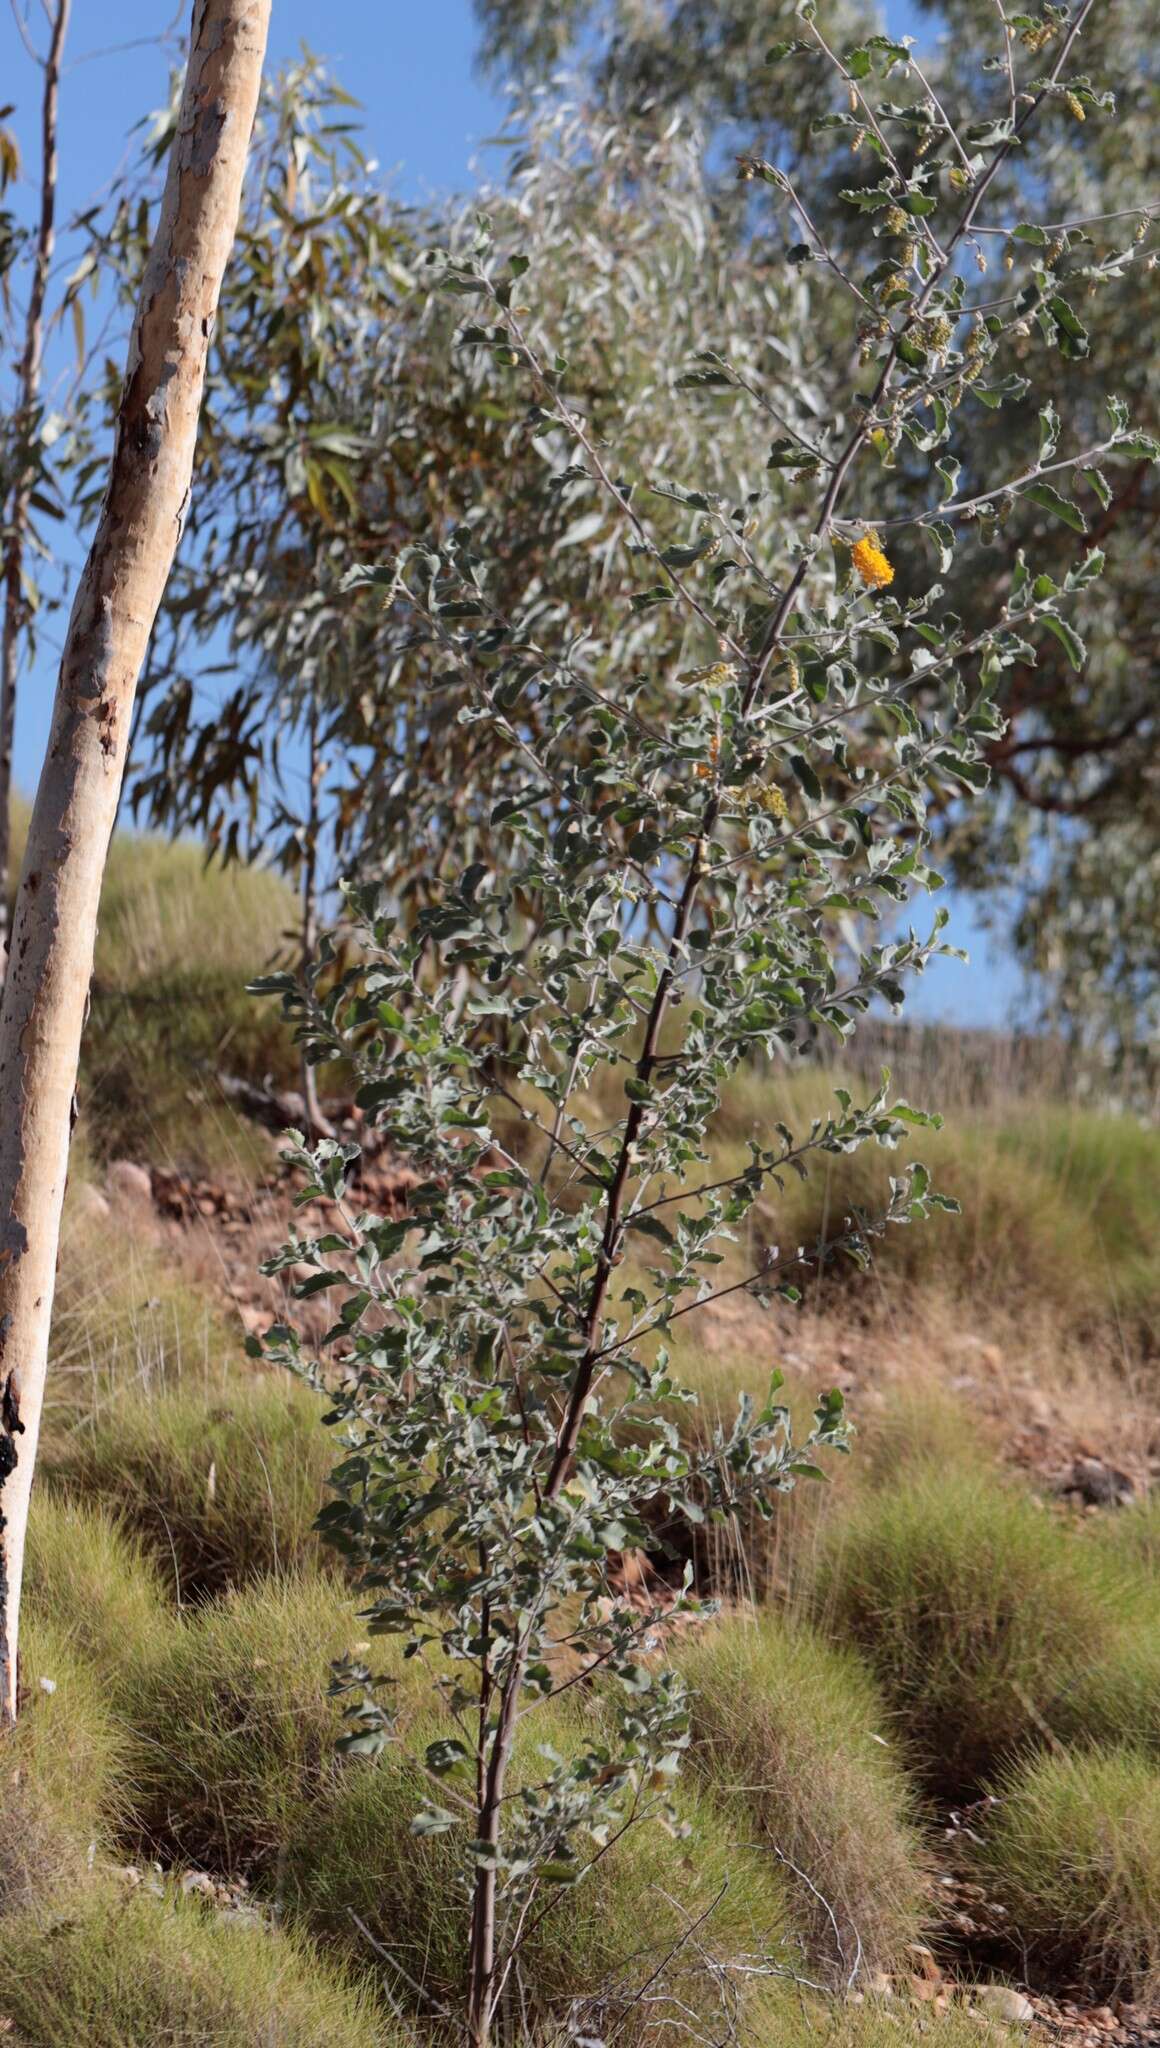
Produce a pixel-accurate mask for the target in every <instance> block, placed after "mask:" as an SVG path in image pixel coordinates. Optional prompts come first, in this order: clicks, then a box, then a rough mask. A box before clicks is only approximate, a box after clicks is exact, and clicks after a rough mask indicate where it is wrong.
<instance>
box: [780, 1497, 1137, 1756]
mask: <svg viewBox="0 0 1160 2048" xmlns="http://www.w3.org/2000/svg"><path fill="white" fill-rule="evenodd" d="M1122 1598H1123V1588H1122V1587H1119V1586H1117V1585H1116V1584H1115V1583H1114V1582H1113V1581H1112V1579H1111V1577H1110V1575H1109V1573H1108V1571H1107V1570H1106V1568H1105V1563H1104V1560H1103V1559H1102V1558H1101V1557H1100V1556H1099V1555H1098V1554H1097V1552H1096V1549H1095V1546H1094V1545H1091V1544H1084V1543H1083V1542H1082V1541H1081V1540H1080V1539H1079V1538H1078V1537H1077V1536H1076V1534H1075V1533H1074V1532H1073V1531H1072V1530H1071V1529H1069V1528H1068V1527H1066V1526H1065V1525H1063V1524H1062V1523H1060V1522H1058V1521H1057V1520H1056V1519H1055V1518H1054V1517H1053V1516H1052V1515H1051V1514H1050V1513H1049V1512H1048V1511H1047V1510H1045V1509H1044V1508H1042V1507H1041V1506H1040V1505H1039V1504H1038V1503H1036V1502H1035V1501H1034V1500H1033V1499H1032V1497H1031V1496H1030V1495H1029V1494H1027V1493H1025V1492H1022V1491H1020V1490H1017V1489H1016V1488H1015V1487H1014V1486H1008V1485H1007V1484H1005V1483H1004V1482H1003V1481H1001V1480H999V1479H997V1478H992V1477H991V1476H990V1475H988V1474H986V1473H984V1472H982V1471H975V1470H971V1469H967V1470H962V1469H958V1470H956V1469H954V1468H946V1467H944V1466H942V1465H941V1464H936V1465H932V1466H930V1467H927V1468H925V1469H924V1470H921V1471H920V1472H918V1473H917V1474H916V1475H914V1476H913V1478H912V1479H911V1482H910V1484H909V1485H908V1486H907V1487H906V1488H904V1489H896V1488H893V1487H891V1488H887V1489H885V1490H883V1491H881V1492H878V1493H874V1494H872V1495H870V1496H869V1497H868V1498H867V1499H865V1500H864V1501H862V1502H860V1503H857V1504H856V1505H855V1506H854V1508H853V1509H852V1511H851V1512H850V1514H849V1515H848V1516H844V1517H840V1518H836V1519H835V1522H834V1523H833V1525H832V1527H831V1529H830V1530H829V1531H828V1532H827V1538H826V1542H825V1544H824V1547H823V1549H822V1552H821V1556H820V1559H819V1563H818V1569H817V1577H816V1586H815V1604H816V1611H817V1612H818V1614H819V1616H821V1617H822V1618H823V1619H824V1622H825V1625H826V1627H827V1629H828V1630H829V1631H831V1632H832V1633H834V1634H836V1635H838V1636H839V1637H841V1638H843V1639H844V1640H846V1641H848V1642H851V1643H854V1644H856V1645H857V1646H858V1647H859V1648H861V1649H862V1650H863V1651H864V1652H865V1654H866V1656H867V1657H868V1658H869V1660H870V1663H871V1665H872V1666H873V1668H874V1670H875V1672H876V1673H877V1676H878V1678H879V1681H880V1682H881V1684H882V1686H883V1688H884V1691H885V1693H886V1697H887V1699H888V1701H889V1702H890V1704H891V1706H892V1707H893V1708H894V1710H895V1712H896V1713H897V1715H898V1717H899V1722H900V1724H901V1726H902V1728H903V1729H904V1731H905V1733H906V1735H907V1737H908V1739H909V1743H910V1746H911V1752H912V1754H913V1756H914V1757H915V1759H916V1761H917V1762H918V1763H919V1765H920V1768H921V1769H922V1771H923V1774H924V1776H925V1777H926V1779H927V1781H928V1782H929V1783H930V1784H931V1785H932V1786H933V1787H934V1788H935V1789H937V1790H938V1791H940V1792H944V1793H946V1794H948V1795H950V1796H952V1797H957V1796H959V1795H961V1794H964V1793H967V1792H970V1791H972V1790H973V1789H975V1788H976V1787H977V1786H978V1785H979V1784H980V1783H981V1781H982V1780H983V1779H984V1778H985V1777H987V1776H988V1774H989V1773H991V1772H993V1771H994V1770H995V1768H996V1767H997V1765H998V1764H999V1763H1000V1762H1001V1760H1002V1759H1003V1758H1004V1757H1005V1756H1006V1755H1007V1753H1008V1752H1009V1751H1011V1750H1012V1749H1014V1748H1015V1747H1016V1746H1017V1745H1019V1744H1020V1743H1023V1742H1028V1741H1036V1740H1038V1739H1039V1738H1040V1736H1041V1735H1042V1732H1043V1729H1044V1727H1045V1726H1047V1725H1049V1722H1050V1715H1051V1712H1052V1707H1053V1703H1054V1701H1055V1699H1056V1697H1057V1696H1058V1695H1059V1694H1060V1693H1061V1692H1062V1691H1063V1690H1064V1688H1065V1686H1066V1685H1067V1682H1068V1680H1069V1678H1070V1676H1071V1673H1072V1669H1073V1666H1074V1660H1075V1652H1076V1644H1077V1643H1082V1644H1083V1647H1084V1656H1085V1658H1087V1659H1090V1660H1094V1659H1097V1658H1098V1657H1099V1656H1100V1655H1101V1654H1102V1651H1103V1649H1104V1647H1105V1646H1106V1645H1107V1644H1108V1643H1109V1641H1110V1640H1111V1638H1112V1634H1113V1629H1114V1626H1115V1620H1116V1617H1117V1614H1118V1612H1119V1606H1120V1602H1121V1601H1122Z"/></svg>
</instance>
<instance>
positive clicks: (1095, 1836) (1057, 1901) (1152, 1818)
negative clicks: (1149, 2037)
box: [976, 1748, 1160, 2001]
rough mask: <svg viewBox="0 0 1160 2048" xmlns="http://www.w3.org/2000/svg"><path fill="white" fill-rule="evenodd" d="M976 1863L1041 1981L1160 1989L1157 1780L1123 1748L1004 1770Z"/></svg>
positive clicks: (1147, 1992)
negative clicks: (1061, 1978)
mask: <svg viewBox="0 0 1160 2048" xmlns="http://www.w3.org/2000/svg"><path fill="white" fill-rule="evenodd" d="M999 1790H1000V1804H999V1805H998V1806H997V1807H996V1808H995V1809H994V1811H993V1813H992V1814H991V1816H990V1818H989V1819H988V1821H987V1824H986V1831H985V1840H984V1841H983V1842H982V1843H981V1845H980V1846H979V1847H978V1849H977V1851H976V1854H977V1860H978V1864H979V1869H980V1872H981V1874H982V1876H983V1879H984V1881H985V1883H986V1885H987V1887H988V1889H989V1890H990V1892H991V1894H992V1896H994V1897H995V1898H996V1899H998V1900H999V1902H1000V1903H1001V1904H1002V1905H1004V1906H1005V1907H1006V1909H1007V1912H1008V1914H1009V1915H1010V1919H1011V1925H1012V1934H1013V1938H1014V1939H1015V1940H1016V1942H1017V1943H1018V1944H1019V1946H1020V1947H1021V1948H1022V1949H1023V1950H1025V1951H1026V1952H1027V1953H1028V1954H1029V1955H1030V1956H1031V1957H1032V1958H1033V1960H1034V1962H1035V1965H1036V1967H1037V1968H1038V1969H1039V1970H1040V1972H1042V1973H1043V1974H1044V1977H1045V1980H1046V1981H1055V1982H1058V1981H1059V1974H1060V1973H1063V1974H1065V1975H1067V1976H1074V1975H1077V1974H1078V1975H1079V1976H1080V1977H1081V1978H1082V1979H1083V1980H1084V1981H1085V1982H1086V1983H1088V1984H1090V1985H1092V1986H1093V1987H1095V1988H1097V1989H1098V1990H1100V1991H1102V1992H1103V1993H1105V1994H1107V1995H1112V1994H1114V1993H1117V1992H1119V1993H1123V1994H1125V1995H1127V1996H1129V1997H1132V1998H1135V1999H1139V2000H1141V2001H1144V2000H1149V1999H1152V1998H1154V1997H1155V1996H1156V1994H1157V1993H1158V1992H1160V1771H1158V1770H1157V1768H1156V1766H1155V1764H1154V1763H1151V1762H1149V1760H1148V1759H1147V1758H1145V1757H1143V1756H1140V1755H1139V1754H1138V1753H1136V1752H1134V1751H1132V1750H1129V1749H1114V1748H1110V1749H1098V1748H1097V1749H1085V1750H1077V1751H1074V1752H1071V1753H1066V1752H1059V1751H1056V1752H1053V1753H1046V1754H1044V1755H1042V1756H1038V1757H1035V1758H1033V1759H1032V1760H1031V1761H1029V1762H1027V1763H1024V1764H1023V1765H1021V1766H1019V1767H1017V1768H1014V1769H1012V1770H1011V1771H1009V1772H1008V1774H1007V1775H1006V1776H1005V1777H1004V1778H1003V1779H1002V1781H1001V1783H1000V1787H999Z"/></svg>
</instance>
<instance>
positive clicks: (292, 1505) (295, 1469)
mask: <svg viewBox="0 0 1160 2048" xmlns="http://www.w3.org/2000/svg"><path fill="white" fill-rule="evenodd" d="M321 1414H322V1408H321V1404H320V1402H319V1400H318V1398H317V1397H316V1396H315V1395H313V1394H312V1393H310V1392H309V1390H308V1389H306V1388H304V1387H302V1386H300V1385H298V1384H297V1383H296V1382H295V1381H293V1380H291V1379H290V1378H289V1377H286V1378H277V1379H274V1378H260V1377H248V1376H246V1375H245V1374H242V1373H238V1374H236V1375H235V1376H234V1377H232V1378H231V1379H230V1380H229V1381H227V1382H226V1383H225V1384H224V1385H223V1387H222V1388H221V1390H220V1392H219V1393H218V1394H217V1395H216V1396H213V1397H211V1398H208V1399H207V1398H206V1395H205V1394H204V1393H203V1392H200V1391H194V1392H188V1393H187V1392H185V1391H177V1392H173V1393H163V1394H161V1395H159V1396H157V1398H156V1399H154V1400H151V1401H150V1400H145V1401H142V1400H141V1399H139V1398H137V1397H136V1396H135V1395H134V1394H133V1393H132V1392H131V1391H130V1390H126V1391H125V1392H124V1393H123V1394H121V1395H120V1396H118V1398H117V1399H116V1400H114V1401H111V1402H110V1403H109V1404H108V1406H106V1407H105V1408H104V1409H102V1410H101V1411H100V1412H99V1413H98V1414H97V1415H96V1417H95V1418H94V1420H93V1422H92V1424H91V1425H90V1426H89V1427H88V1428H87V1429H76V1430H73V1431H72V1432H71V1433H70V1434H69V1435H68V1436H67V1437H65V1438H63V1439H62V1438H60V1437H58V1438H57V1439H56V1440H55V1441H54V1442H53V1443H52V1444H51V1445H50V1446H49V1448H48V1450H47V1453H46V1461H47V1469H48V1471H49V1472H50V1473H51V1476H52V1478H53V1479H54V1481H55V1482H56V1484H57V1486H58V1487H59V1488H61V1489H62V1490H63V1491H65V1492H67V1493H68V1494H69V1495H71V1496H73V1497H75V1498H78V1499H84V1500H89V1501H98V1502H104V1503H106V1504H107V1505H108V1506H109V1507H110V1508H111V1509H112V1510H113V1511H114V1512H116V1513H117V1514H118V1515H120V1516H121V1517H122V1518H123V1519H124V1520H125V1521H126V1522H127V1523H128V1524H129V1525H130V1526H131V1527H132V1528H134V1529H135V1530H137V1531H138V1533H139V1534H140V1536H141V1538H142V1539H143V1540H144V1542H145V1543H146V1544H147V1545H148V1547H149V1549H150V1551H151V1552H152V1553H153V1555H154V1556H155V1558H156V1559H157V1560H158V1563H159V1565H160V1567H161V1569H162V1571H163V1573H164V1574H165V1576H166V1578H167V1579H168V1580H169V1581H170V1583H171V1584H173V1585H175V1587H176V1590H177V1592H178V1594H179V1596H180V1597H181V1598H182V1599H183V1600H189V1599H201V1598H204V1597H205V1596H206V1595H207V1594H212V1593H217V1592H220V1591H222V1590H223V1589H224V1588H227V1587H230V1586H239V1585H242V1584H244V1583H245V1582H247V1581H248V1580H251V1579H254V1578H257V1577H259V1576H261V1575H262V1574H264V1573H267V1572H287V1571H296V1570H299V1569H301V1568H303V1567H305V1566H307V1565H310V1566H316V1567H318V1568H323V1567H324V1566H325V1565H326V1563H327V1561H328V1558H329V1556H330V1555H331V1553H329V1552H328V1551H327V1550H326V1548H325V1546H324V1545H323V1544H321V1543H320V1541H319V1539H318V1537H317V1536H316V1535H315V1533H314V1519H315V1516H316V1515H317V1513H318V1510H319V1508H320V1506H321V1505H322V1501H323V1498H324V1494H325V1482H326V1478H327V1475H328V1474H329V1472H330V1470H331V1468H332V1466H333V1464H334V1444H333V1440H332V1438H331V1437H330V1436H329V1435H328V1433H327V1431H326V1430H324V1429H323V1428H322V1427H321V1421H320V1417H321Z"/></svg>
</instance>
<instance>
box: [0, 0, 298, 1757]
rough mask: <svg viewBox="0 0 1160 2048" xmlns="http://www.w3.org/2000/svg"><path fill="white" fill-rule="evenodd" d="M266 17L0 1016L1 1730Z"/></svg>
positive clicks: (64, 739)
mask: <svg viewBox="0 0 1160 2048" xmlns="http://www.w3.org/2000/svg"><path fill="white" fill-rule="evenodd" d="M269 16H270V9H269V0H195V5H194V9H193V18H192V25H191V29H190V46H189V61H188V65H187V68H186V75H185V83H184V87H183V90H182V96H181V102H180V109H179V115H178V120H177V124H176V128H175V132H174V137H173V145H172V148H171V150H170V154H169V170H168V175H167V178H166V185H165V194H164V198H163V201H162V206H161V212H160V216H159V219H158V223H157V232H156V235H155V238H154V243H153V248H152V252H151V255H150V259H149V262H148V264H147V265H146V268H145V272H144V276H143V278H142V282H141V290H140V297H139V302H138V309H137V316H136V319H135V320H134V323H133V329H132V333H131V336H130V342H129V355H128V361H127V365H126V372H125V381H124V386H123V390H122V396H121V403H120V408H119V412H118V417H117V431H116V440H115V444H114V447H113V452H112V458H111V461H110V465H109V472H108V483H107V488H106V492H105V496H104V500H103V504H102V508H101V515H100V519H99V521H98V524H97V529H96V532H95V534H94V537H93V542H92V546H91V548H90V550H89V554H88V559H87V561H86V563H85V567H84V571H83V573H82V575H81V578H80V581H79V583H78V586H77V592H76V597H75V599H74V603H73V609H72V616H71V618H70V620H69V627H68V633H67V635H66V638H65V643H64V650H63V654H62V659H61V670H60V677H59V680H58V684H57V691H56V698H55V702H54V706H53V719H52V727H51V730H50V733H49V739H48V747H47V751H46V754H45V760H44V766H43V769H42V772H41V777H40V783H39V787H38V789H37V794H36V802H35V804H34V806H33V812H32V819H31V823H30V826H29V832H28V843H27V846H26V849H25V854H24V863H23V867H22V870H21V877H20V887H19V890H18V892H17V898H16V911H15V916H14V919H13V926H12V946H11V957H10V960H9V964H8V972H7V975H6V977H5V982H4V993H3V1001H2V1003H0V1102H2V1103H3V1119H2V1121H0V1721H8V1720H11V1719H12V1718H13V1717H14V1716H15V1713H16V1706H17V1691H18V1663H17V1637H18V1619H19V1607H20V1585H21V1574H22V1568H23V1560H24V1539H25V1533H26V1529H27V1520H28V1505H29V1499H30V1495H31V1490H32V1478H33V1471H34V1467H35V1460H36V1444H37V1436H38V1431H39V1424H40V1413H41V1407H42V1404H43V1398H44V1382H45V1372H46V1366H47V1357H48V1333H49V1321H50V1317H51V1314H52V1301H53V1289H54V1281H55V1273H56V1255H57V1245H58V1241H59V1236H60V1217H61V1208H62V1204H63V1201H64V1190H65V1179H66V1175H67V1171H68V1155H69V1141H70V1138H71V1135H72V1124H73V1091H74V1088H75V1086H76V1075H77V1060H78V1055H79V1051H80V1039H81V1030H82V1026H83V1021H84V1013H85V1008H86V1004H87V1000H88V991H89V982H90V979H91V977H92V967H93V945H94V941H95V937H96V927H97V910H98V906H99V902H100V894H101V882H102V878H103V874H104V865H105V856H106V852H107V849H108V843H109V838H110V835H111V833H112V829H113V822H114V819H115V817H116V813H117V805H118V802H119V799H120V793H121V777H122V774H123V772H124V766H125V760H126V756H127V753H128V744H129V727H130V721H131V717H132V710H133V696H134V691H135V688H136V684H137V676H138V673H139V670H140V667H141V664H142V661H143V659H144V656H145V649H146V645H147V642H148V639H149V634H150V631H151V629H152V625H153V620H154V617H155V615H156V612H157V607H158V604H159V603H160V600H161V595H162V592H163V590H164V588H165V581H166V578H167V576H168V574H169V569H170V565H171V563H172V560H173V551H174V548H175V546H176V543H177V535H178V532H179V529H180V523H181V519H182V517H183V514H184V510H185V503H186V498H187V495H188V491H189V480H190V472H191V469H192V466H193V448H194V441H195V438H196V435H197V421H198V412H199V408H200V404H201V393H202V382H203V379H204V375H205V362H206V353H207V350H208V345H209V335H210V330H211V328H212V326H213V320H214V315H215V312H216V310H217V300H218V292H219V289H220V285H221V278H222V273H223V271H224V269H225V265H226V261H227V258H228V256H229V252H230V248H231V245H232V242H233V236H234V228H235V224H236V221H237V211H238V201H239V197H240V194H241V186H242V176H243V172H244V169H245V162H246V152H247V149H248V147H249V140H250V129H251V126H252V123H253V116H254V106H255V102H256V100H257V94H258V85H259V81H260V79H261V73H262V59H263V55H264V52H265V45H266V33H267V29H268V26H269Z"/></svg>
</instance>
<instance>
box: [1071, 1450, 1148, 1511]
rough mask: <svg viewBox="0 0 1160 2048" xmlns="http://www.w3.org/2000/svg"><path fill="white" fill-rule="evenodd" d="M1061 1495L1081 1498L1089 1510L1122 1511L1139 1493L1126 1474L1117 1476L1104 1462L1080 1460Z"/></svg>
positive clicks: (1077, 1460) (1121, 1473) (1120, 1473)
mask: <svg viewBox="0 0 1160 2048" xmlns="http://www.w3.org/2000/svg"><path fill="white" fill-rule="evenodd" d="M1061 1491H1062V1492H1064V1493H1075V1494H1078V1495H1079V1498H1080V1499H1081V1500H1082V1501H1086V1502H1087V1504H1088V1506H1089V1507H1094V1508H1119V1507H1123V1506H1124V1505H1125V1504H1126V1503H1127V1502H1128V1501H1130V1500H1131V1499H1132V1498H1133V1497H1134V1495H1135V1492H1136V1489H1135V1486H1134V1485H1133V1483H1132V1481H1131V1480H1130V1479H1129V1477H1128V1475H1127V1473H1126V1472H1117V1470H1116V1468H1115V1466H1114V1465H1105V1463H1104V1461H1103V1459H1102V1458H1077V1459H1076V1460H1075V1462H1074V1464H1073V1465H1072V1468H1071V1472H1070V1475H1069V1476H1068V1478H1067V1479H1065V1481H1064V1483H1063V1486H1062V1488H1061Z"/></svg>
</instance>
